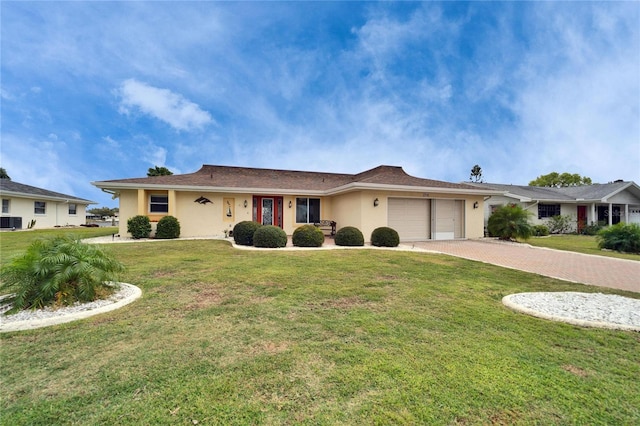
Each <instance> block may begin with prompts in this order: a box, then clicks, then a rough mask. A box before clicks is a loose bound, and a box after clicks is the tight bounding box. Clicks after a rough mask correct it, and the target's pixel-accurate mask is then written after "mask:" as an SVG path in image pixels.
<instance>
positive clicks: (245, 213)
mask: <svg viewBox="0 0 640 426" xmlns="http://www.w3.org/2000/svg"><path fill="white" fill-rule="evenodd" d="M152 194H157V195H166V196H167V197H168V199H169V206H168V213H151V212H150V211H149V197H150V195H152ZM273 195H274V196H279V195H277V194H273ZM426 195H427V194H424V193H419V192H391V191H388V192H385V191H353V192H348V193H343V194H339V195H336V196H331V197H329V196H326V197H318V196H310V195H306V194H299V195H285V196H282V199H283V211H282V213H283V218H282V219H283V220H282V224H283V229H284V231H285V232H286V233H287V234H288V235H291V234H293V231H295V229H296V228H298V227H299V226H301V225H303V223H297V222H296V198H299V197H300V198H319V199H320V216H321V219H323V220H325V219H326V220H334V221H336V223H337V229H340V228H343V227H345V226H354V227H356V228H358V229H360V231H362V234H363V235H364V237H365V240H366V241H370V239H371V233H372V232H373V230H374V229H375V228H378V227H381V226H388V217H387V215H388V199H389V197H396V198H397V197H409V198H423V199H434V198H435V199H438V198H439V199H450V200H462V201H464V231H463V232H464V236H465V237H466V238H480V237H482V236H483V235H484V230H483V214H482V211H483V209H482V208H483V198H482V197H481V196H465V195H456V194H437V198H436V197H427V196H426ZM434 195H435V194H434ZM199 197H204V198H207V199H208V200H210V201H211V203H206V204H201V203H198V202H195V200H196V199H198V198H199ZM267 197H268V196H267ZM376 198H377V199H378V205H377V206H374V200H375V199H376ZM245 200H246V202H247V203H246V204H247V205H246V207H245ZM475 202H477V203H478V208H475V209H474V208H473V204H474V203H475ZM289 203H291V207H289ZM229 212H231V216H229ZM136 215H145V216H149V218H150V220H151V221H152V229H153V230H154V231H155V224H156V223H157V221H158V220H160V219H161V218H162V217H163V216H166V215H172V216H175V217H176V218H177V219H178V221H179V222H180V230H181V233H180V235H181V236H182V237H196V236H211V237H221V236H223V235H224V234H225V231H230V230H232V229H233V227H234V226H235V225H236V224H237V223H238V222H241V221H245V220H253V217H254V216H253V195H252V194H245V193H211V192H193V191H171V190H170V191H166V190H165V191H162V190H159V191H148V190H142V189H141V190H136V189H131V190H122V191H121V192H120V234H121V235H123V236H124V235H129V234H128V232H127V221H128V220H129V218H131V217H133V216H136ZM152 235H153V232H152Z"/></svg>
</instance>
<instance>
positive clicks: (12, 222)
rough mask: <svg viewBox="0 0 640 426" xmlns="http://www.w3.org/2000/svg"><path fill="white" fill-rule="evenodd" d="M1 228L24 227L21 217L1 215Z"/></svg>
mask: <svg viewBox="0 0 640 426" xmlns="http://www.w3.org/2000/svg"><path fill="white" fill-rule="evenodd" d="M0 228H9V229H13V228H15V229H22V218H21V217H6V216H3V217H0Z"/></svg>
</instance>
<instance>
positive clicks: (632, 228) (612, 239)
mask: <svg viewBox="0 0 640 426" xmlns="http://www.w3.org/2000/svg"><path fill="white" fill-rule="evenodd" d="M597 239H598V247H600V248H601V249H602V248H604V249H609V250H616V251H622V252H625V253H640V225H638V224H637V223H628V224H627V223H622V222H621V223H617V224H615V225H612V226H609V227H607V228H604V229H602V230H601V231H600V232H599V233H598V237H597Z"/></svg>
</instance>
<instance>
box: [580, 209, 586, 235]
mask: <svg viewBox="0 0 640 426" xmlns="http://www.w3.org/2000/svg"><path fill="white" fill-rule="evenodd" d="M585 226H587V206H578V234H582V230H583V229H584V228H585Z"/></svg>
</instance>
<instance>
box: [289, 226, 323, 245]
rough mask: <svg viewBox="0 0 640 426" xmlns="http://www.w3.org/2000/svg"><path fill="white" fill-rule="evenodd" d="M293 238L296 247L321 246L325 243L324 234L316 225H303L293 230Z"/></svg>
mask: <svg viewBox="0 0 640 426" xmlns="http://www.w3.org/2000/svg"><path fill="white" fill-rule="evenodd" d="M291 240H292V242H293V245H294V246H296V247H320V246H322V243H324V234H323V233H322V229H320V228H318V227H316V226H314V225H302V226H300V227H298V228H297V229H296V230H295V231H293V236H292V237H291Z"/></svg>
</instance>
